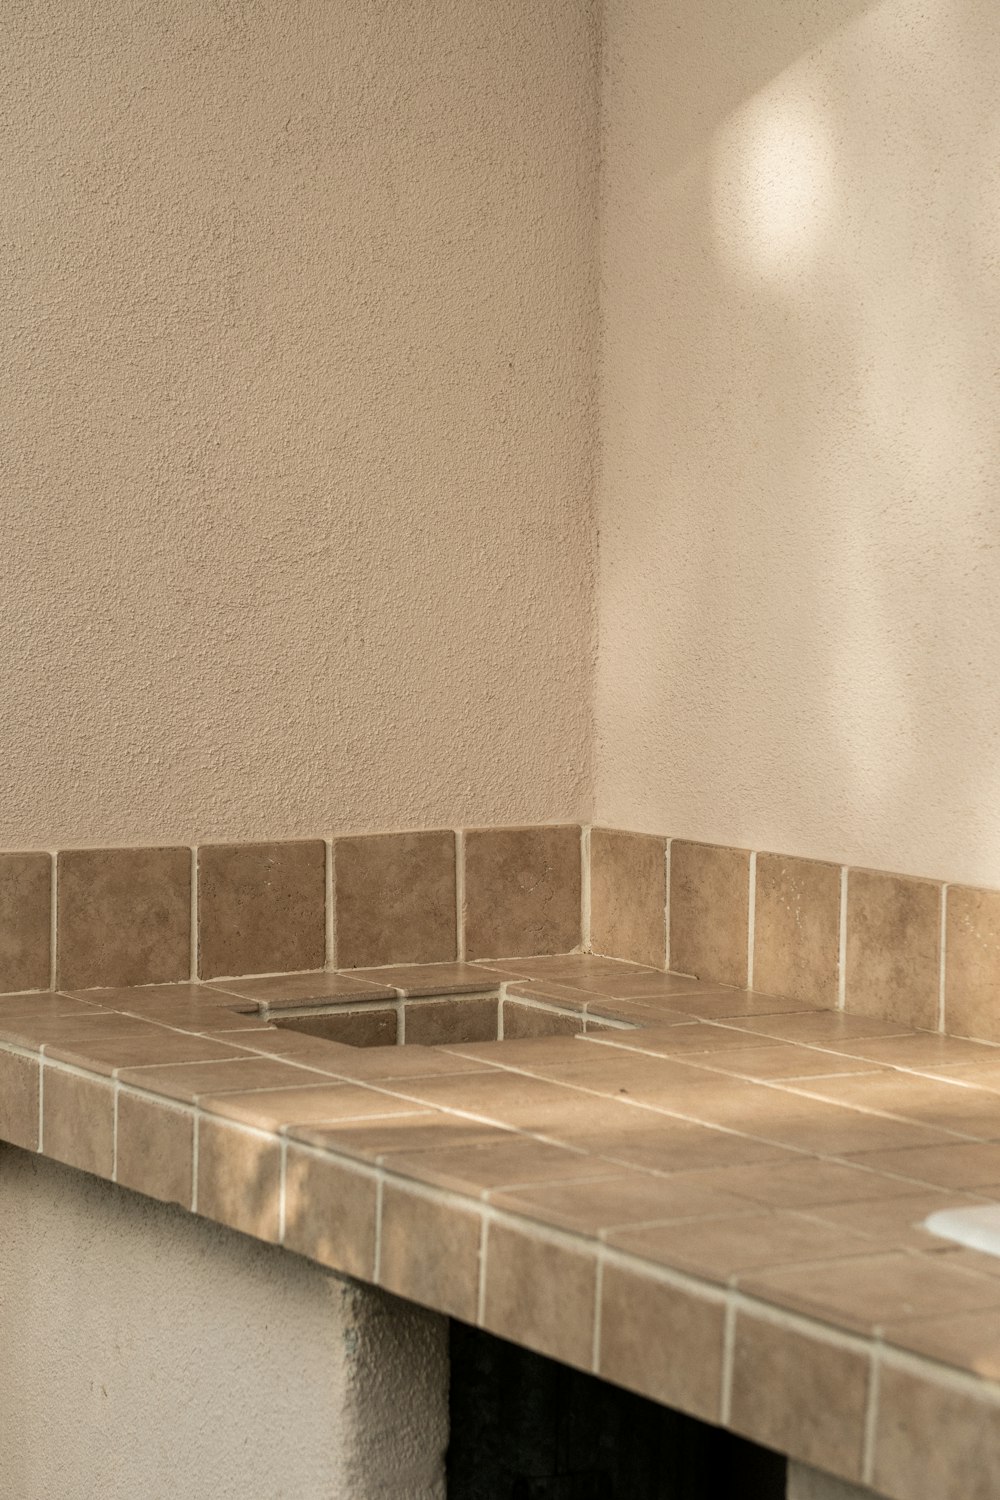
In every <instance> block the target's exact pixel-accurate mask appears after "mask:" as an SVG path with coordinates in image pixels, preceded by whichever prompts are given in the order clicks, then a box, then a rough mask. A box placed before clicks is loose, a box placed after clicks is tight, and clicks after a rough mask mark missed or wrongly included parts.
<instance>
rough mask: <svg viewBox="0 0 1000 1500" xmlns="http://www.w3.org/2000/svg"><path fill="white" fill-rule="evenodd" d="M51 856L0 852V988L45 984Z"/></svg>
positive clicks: (44, 986)
mask: <svg viewBox="0 0 1000 1500" xmlns="http://www.w3.org/2000/svg"><path fill="white" fill-rule="evenodd" d="M51 903H52V858H51V855H48V854H0V992H9V991H14V990H44V989H47V988H48V984H49V969H50V955H49V941H50V936H51V928H52V915H51Z"/></svg>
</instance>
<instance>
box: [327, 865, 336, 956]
mask: <svg viewBox="0 0 1000 1500" xmlns="http://www.w3.org/2000/svg"><path fill="white" fill-rule="evenodd" d="M335 937H336V934H335V933H334V927H333V839H327V841H326V968H327V969H335V968H336V967H337V950H336V942H335Z"/></svg>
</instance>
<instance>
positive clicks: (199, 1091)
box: [119, 1054, 327, 1104]
mask: <svg viewBox="0 0 1000 1500" xmlns="http://www.w3.org/2000/svg"><path fill="white" fill-rule="evenodd" d="M326 1076H327V1075H324V1074H322V1073H314V1072H312V1071H311V1070H310V1069H308V1068H302V1067H293V1066H292V1065H291V1064H289V1063H285V1062H282V1060H281V1059H280V1058H277V1057H251V1056H250V1055H249V1054H243V1056H241V1057H239V1058H238V1059H237V1058H234V1059H233V1060H232V1061H231V1062H230V1061H228V1060H227V1061H224V1062H200V1063H168V1064H165V1065H162V1066H152V1065H150V1066H145V1067H141V1068H123V1069H122V1071H121V1073H120V1075H119V1078H120V1081H121V1082H122V1083H128V1084H131V1085H132V1086H133V1087H135V1088H140V1089H146V1090H148V1091H149V1092H150V1093H156V1094H162V1095H163V1096H164V1097H165V1098H168V1099H176V1100H178V1101H179V1102H180V1103H181V1104H196V1103H197V1102H198V1100H199V1099H201V1098H202V1097H203V1096H205V1095H208V1094H221V1093H222V1092H224V1091H225V1090H227V1089H228V1090H232V1091H233V1092H234V1093H235V1092H243V1091H245V1090H247V1089H280V1088H296V1087H300V1086H301V1085H302V1084H304V1083H322V1082H323V1081H324V1078H325V1077H326Z"/></svg>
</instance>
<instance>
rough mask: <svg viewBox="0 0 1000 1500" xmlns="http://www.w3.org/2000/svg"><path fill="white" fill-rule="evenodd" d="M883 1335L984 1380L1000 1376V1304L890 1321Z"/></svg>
mask: <svg viewBox="0 0 1000 1500" xmlns="http://www.w3.org/2000/svg"><path fill="white" fill-rule="evenodd" d="M990 1259H994V1257H990ZM882 1337H883V1339H884V1340H885V1342H886V1343H887V1344H892V1345H894V1346H895V1347H896V1348H897V1349H908V1350H910V1351H911V1352H912V1353H914V1354H923V1355H926V1357H927V1358H928V1359H936V1360H937V1361H938V1362H939V1364H943V1365H952V1366H954V1368H955V1369H956V1370H966V1371H968V1373H969V1374H971V1375H979V1376H981V1377H982V1379H984V1380H1000V1308H997V1309H993V1310H992V1311H989V1310H988V1311H985V1312H984V1311H979V1312H974V1313H959V1314H957V1315H954V1314H953V1315H952V1316H951V1317H947V1318H916V1319H914V1320H913V1321H912V1322H909V1323H890V1324H889V1326H888V1327H887V1328H884V1329H883V1331H882Z"/></svg>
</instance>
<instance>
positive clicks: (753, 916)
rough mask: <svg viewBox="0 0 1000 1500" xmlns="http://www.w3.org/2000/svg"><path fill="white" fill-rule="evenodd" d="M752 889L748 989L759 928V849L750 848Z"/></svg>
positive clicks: (749, 904) (748, 920) (749, 924)
mask: <svg viewBox="0 0 1000 1500" xmlns="http://www.w3.org/2000/svg"><path fill="white" fill-rule="evenodd" d="M749 877H750V890H749V891H748V893H747V989H748V990H752V989H753V948H754V937H755V934H756V929H757V851H756V849H751V850H750V870H749Z"/></svg>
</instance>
